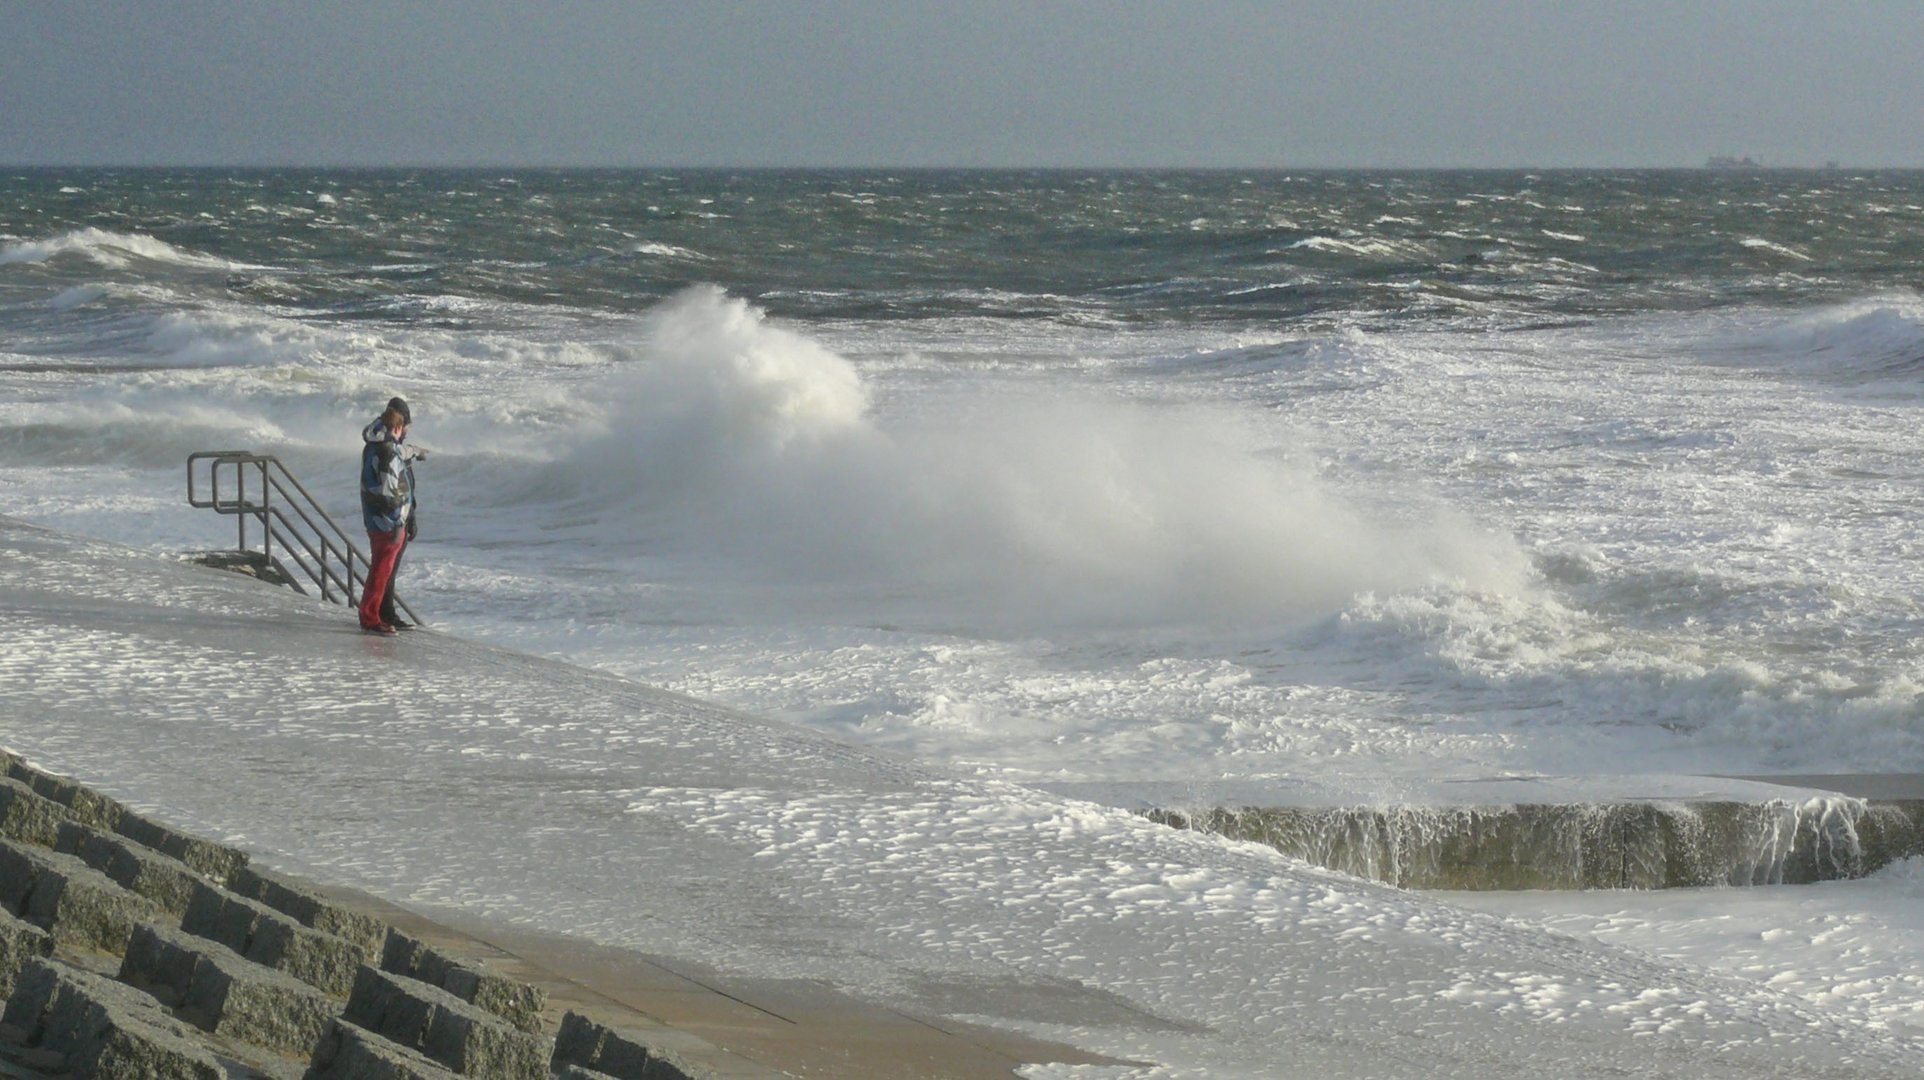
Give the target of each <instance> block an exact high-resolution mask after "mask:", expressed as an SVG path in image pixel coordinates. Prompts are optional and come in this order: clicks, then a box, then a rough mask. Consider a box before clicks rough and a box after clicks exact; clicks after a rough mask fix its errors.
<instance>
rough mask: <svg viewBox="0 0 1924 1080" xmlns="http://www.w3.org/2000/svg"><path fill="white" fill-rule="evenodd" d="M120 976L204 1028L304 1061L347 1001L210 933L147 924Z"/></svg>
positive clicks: (130, 946)
mask: <svg viewBox="0 0 1924 1080" xmlns="http://www.w3.org/2000/svg"><path fill="white" fill-rule="evenodd" d="M120 980H121V981H122V982H124V983H127V984H128V985H130V986H134V987H138V988H140V989H142V990H145V991H147V992H148V993H149V994H152V995H153V996H154V997H155V998H156V999H158V1000H159V1001H160V1002H161V1003H162V1004H164V1005H169V1006H172V1007H174V1008H175V1010H176V1015H178V1016H179V1017H180V1018H181V1019H182V1020H185V1021H187V1022H188V1023H191V1024H193V1025H194V1026H195V1027H198V1028H200V1029H201V1030H202V1031H206V1032H209V1033H211V1034H215V1035H220V1036H222V1037H224V1038H228V1039H233V1040H236V1041H239V1042H243V1043H248V1044H251V1045H253V1046H258V1047H262V1048H265V1049H268V1050H273V1051H276V1052H278V1053H281V1054H285V1055H288V1056H290V1057H299V1058H301V1059H302V1060H306V1058H307V1057H308V1056H309V1055H310V1054H312V1053H313V1051H314V1048H315V1046H316V1045H318V1044H319V1042H320V1039H321V1036H322V1035H323V1034H324V1033H325V1032H326V1031H327V1028H328V1025H329V1024H330V1023H332V1022H333V1020H334V1018H335V1017H336V1016H337V1015H339V1013H340V1011H341V1002H340V1001H338V1000H337V999H335V998H331V997H329V996H327V995H326V994H323V993H321V992H320V991H319V990H316V989H314V988H313V987H311V986H308V985H307V984H306V983H303V982H301V981H299V980H298V979H295V978H292V977H291V976H288V975H285V974H282V973H281V972H278V971H275V970H273V969H271V968H268V967H265V966H263V965H261V964H257V963H254V962H253V961H251V960H248V959H247V958H245V957H243V956H241V955H240V954H238V953H236V952H234V951H233V950H232V949H229V948H227V947H226V946H224V945H220V944H217V943H215V942H212V941H209V940H207V939H205V938H199V937H194V936H193V935H191V934H186V933H182V932H181V931H178V930H173V929H169V928H168V927H165V926H160V925H156V924H151V923H149V924H146V925H143V926H141V927H139V928H138V929H136V930H135V931H134V936H133V939H132V940H131V942H130V943H129V944H128V948H127V956H126V959H125V960H124V961H123V962H122V964H121V968H120Z"/></svg>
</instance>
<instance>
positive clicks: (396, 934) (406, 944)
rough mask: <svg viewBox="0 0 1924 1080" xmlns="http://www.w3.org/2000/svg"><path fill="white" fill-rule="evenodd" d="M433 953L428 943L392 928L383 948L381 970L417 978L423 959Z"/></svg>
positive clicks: (389, 929) (388, 932)
mask: <svg viewBox="0 0 1924 1080" xmlns="http://www.w3.org/2000/svg"><path fill="white" fill-rule="evenodd" d="M433 951H434V950H432V949H430V948H429V947H428V943H427V942H425V941H422V940H421V939H420V938H416V937H409V936H408V935H407V934H404V933H402V932H401V931H399V930H396V929H394V928H393V927H391V926H390V927H388V931H387V940H386V941H385V942H384V943H383V944H382V946H381V970H382V971H386V972H391V973H393V974H395V975H405V976H407V977H408V978H410V979H412V978H416V977H417V976H416V975H415V972H417V971H420V970H421V962H422V958H423V957H425V956H427V954H428V953H430V952H433ZM423 981H425V980H423Z"/></svg>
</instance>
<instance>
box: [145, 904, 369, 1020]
mask: <svg viewBox="0 0 1924 1080" xmlns="http://www.w3.org/2000/svg"><path fill="white" fill-rule="evenodd" d="M180 928H181V929H182V930H183V931H185V932H187V933H189V934H193V935H195V936H198V937H204V938H207V939H209V940H211V941H216V942H219V943H220V944H222V945H225V946H227V947H228V948H229V949H232V950H233V951H235V952H237V953H239V954H240V955H242V956H244V957H246V958H247V959H249V960H252V961H254V962H255V963H257V964H265V965H266V966H268V967H270V968H273V969H275V970H276V971H283V972H286V973H287V974H289V975H291V976H293V977H294V978H296V979H299V980H300V981H302V982H304V983H307V984H308V985H309V986H312V987H314V988H315V989H317V990H321V991H323V992H325V993H328V994H332V995H334V996H336V997H343V996H345V995H346V994H347V993H348V991H350V990H351V989H353V986H354V973H355V972H356V971H357V970H358V969H359V968H360V966H361V956H362V954H361V950H360V949H359V948H357V947H356V946H354V945H353V944H352V943H350V942H348V941H345V940H342V939H341V938H337V937H335V936H333V935H332V934H323V933H321V932H320V931H319V930H312V929H309V928H308V927H305V926H302V925H301V924H300V923H298V922H296V921H294V919H293V918H292V917H291V916H289V915H286V914H283V913H282V912H279V911H276V910H274V909H273V908H271V907H268V906H267V905H266V904H263V903H261V902H260V901H258V900H249V899H247V898H246V897H243V896H236V895H234V894H233V893H230V892H228V891H226V890H225V889H221V888H219V887H217V886H214V885H210V884H208V883H206V882H198V883H196V885H195V888H194V895H193V898H192V899H190V900H189V901H188V902H187V911H186V912H185V913H184V914H182V915H181V919H180Z"/></svg>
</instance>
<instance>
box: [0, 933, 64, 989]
mask: <svg viewBox="0 0 1924 1080" xmlns="http://www.w3.org/2000/svg"><path fill="white" fill-rule="evenodd" d="M52 955H53V935H52V934H49V933H47V932H46V931H45V930H43V929H41V928H40V927H38V926H35V925H33V924H32V923H30V922H27V921H26V920H24V919H18V918H15V917H14V916H12V915H9V914H7V913H5V912H0V998H4V997H6V996H7V995H8V994H11V993H13V985H14V982H15V980H16V979H18V978H19V976H20V969H21V967H23V966H24V965H25V964H26V962H27V961H28V960H30V959H33V958H35V957H43V956H52Z"/></svg>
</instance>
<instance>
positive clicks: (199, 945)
mask: <svg viewBox="0 0 1924 1080" xmlns="http://www.w3.org/2000/svg"><path fill="white" fill-rule="evenodd" d="M213 949H220V950H222V951H223V952H225V953H227V955H229V956H236V955H237V954H235V953H234V952H233V950H231V949H228V948H227V947H226V946H224V945H217V944H215V943H214V942H211V941H208V940H207V939H206V938H197V937H194V936H193V935H191V934H183V933H180V932H179V931H177V930H169V929H167V928H166V927H163V926H159V925H157V924H154V923H142V924H141V925H139V926H137V927H135V928H134V933H133V937H131V938H129V939H128V941H127V955H125V956H123V957H121V958H120V976H119V978H120V981H121V982H124V983H126V984H127V985H129V986H132V987H137V988H138V989H141V990H144V991H146V992H147V993H148V994H150V995H152V996H153V998H154V999H155V1000H157V1001H159V1002H160V1003H161V1004H162V1005H167V1006H177V1005H179V1004H180V1003H181V1001H183V1000H184V999H185V998H186V997H187V988H188V987H189V986H191V985H193V981H194V964H195V963H196V962H197V961H198V960H199V957H200V954H201V953H202V952H205V951H208V950H213Z"/></svg>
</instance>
